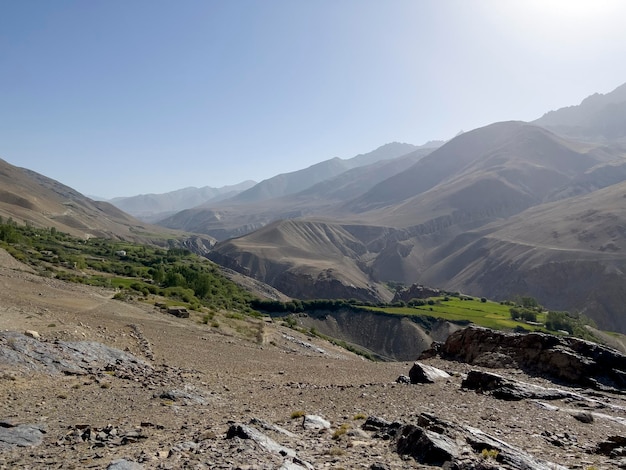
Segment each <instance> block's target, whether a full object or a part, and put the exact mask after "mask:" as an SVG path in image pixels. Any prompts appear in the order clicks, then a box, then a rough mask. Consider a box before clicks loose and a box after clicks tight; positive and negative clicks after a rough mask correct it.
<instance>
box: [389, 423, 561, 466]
mask: <svg viewBox="0 0 626 470" xmlns="http://www.w3.org/2000/svg"><path fill="white" fill-rule="evenodd" d="M381 432H382V430H381ZM395 444H396V451H397V452H398V453H399V454H401V455H409V456H412V457H413V458H415V459H416V460H417V461H418V462H419V463H422V464H428V465H437V466H443V468H447V469H454V470H465V469H467V470H469V469H474V470H475V469H495V468H497V469H506V470H529V469H531V468H532V469H533V470H567V469H566V467H563V466H561V465H558V464H556V463H553V462H547V461H544V460H541V459H537V458H535V457H533V456H532V455H530V454H528V453H526V452H525V451H523V450H521V449H519V448H517V447H514V446H512V445H510V444H508V443H507V442H505V441H503V440H501V439H499V438H497V437H494V436H491V435H489V434H486V433H484V432H482V431H481V430H480V429H477V428H473V427H470V426H463V425H459V424H455V423H451V422H448V421H445V420H442V419H439V418H437V417H436V416H434V415H432V414H428V413H421V414H420V415H419V416H418V420H417V424H404V425H401V426H400V428H399V429H398V430H397V433H396V438H395ZM483 449H493V450H496V451H498V458H497V466H492V465H491V463H488V462H486V461H485V460H484V459H483V458H482V456H481V455H480V453H481V452H482V450H483Z"/></svg>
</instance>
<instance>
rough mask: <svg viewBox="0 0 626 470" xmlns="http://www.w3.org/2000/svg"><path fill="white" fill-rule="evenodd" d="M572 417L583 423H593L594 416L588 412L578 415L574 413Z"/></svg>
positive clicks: (581, 412) (580, 412)
mask: <svg viewBox="0 0 626 470" xmlns="http://www.w3.org/2000/svg"><path fill="white" fill-rule="evenodd" d="M572 416H573V417H574V419H576V420H577V421H580V422H581V423H585V424H591V423H593V415H592V414H591V413H589V412H588V411H579V412H578V413H573V414H572Z"/></svg>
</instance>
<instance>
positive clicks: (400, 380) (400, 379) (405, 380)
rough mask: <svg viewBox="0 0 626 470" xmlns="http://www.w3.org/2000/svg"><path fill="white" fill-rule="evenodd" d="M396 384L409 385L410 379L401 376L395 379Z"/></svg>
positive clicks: (406, 376)
mask: <svg viewBox="0 0 626 470" xmlns="http://www.w3.org/2000/svg"><path fill="white" fill-rule="evenodd" d="M396 383H398V384H410V383H411V378H410V377H409V376H408V375H401V376H400V377H398V378H397V379H396Z"/></svg>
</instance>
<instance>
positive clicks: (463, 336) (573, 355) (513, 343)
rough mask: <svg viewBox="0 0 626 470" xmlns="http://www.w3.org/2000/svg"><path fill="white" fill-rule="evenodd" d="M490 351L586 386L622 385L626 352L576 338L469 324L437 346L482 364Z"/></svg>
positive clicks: (521, 365)
mask: <svg viewBox="0 0 626 470" xmlns="http://www.w3.org/2000/svg"><path fill="white" fill-rule="evenodd" d="M493 354H496V355H505V356H507V357H509V358H510V360H511V361H513V362H514V363H515V364H517V367H519V368H520V369H522V370H524V371H525V372H527V373H529V374H537V375H547V376H549V377H552V378H553V379H557V380H562V381H565V382H568V383H570V384H573V385H582V386H586V387H593V388H601V387H609V388H612V389H616V390H622V389H624V388H626V356H625V355H624V354H622V353H620V352H618V351H616V350H613V349H611V348H608V347H605V346H601V345H599V344H596V343H592V342H590V341H585V340H582V339H578V338H573V337H558V336H554V335H550V334H546V333H537V332H534V333H504V332H500V331H495V330H491V329H488V328H481V327H476V326H470V327H467V328H465V329H463V330H459V331H456V332H454V333H452V334H451V335H450V336H449V337H448V339H447V340H446V342H445V343H444V344H443V346H442V347H441V349H440V355H441V357H442V358H444V359H451V360H457V361H462V362H466V363H468V364H476V362H477V361H478V362H479V363H482V364H483V365H486V364H488V363H489V362H490V361H485V358H488V357H490V355H491V357H493ZM498 357H503V356H498Z"/></svg>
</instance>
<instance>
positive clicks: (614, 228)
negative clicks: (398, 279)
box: [422, 182, 626, 331]
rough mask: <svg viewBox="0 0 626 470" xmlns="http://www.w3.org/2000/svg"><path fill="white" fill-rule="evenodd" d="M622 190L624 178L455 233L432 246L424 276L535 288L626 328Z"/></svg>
mask: <svg viewBox="0 0 626 470" xmlns="http://www.w3.org/2000/svg"><path fill="white" fill-rule="evenodd" d="M624 194H626V182H622V183H619V184H616V185H612V186H609V187H607V188H604V189H601V190H598V191H596V192H593V193H590V194H586V195H583V196H578V197H575V198H570V199H567V200H566V202H567V204H566V205H563V204H560V203H550V204H545V205H542V206H539V207H536V208H532V209H529V210H527V211H525V212H523V213H521V214H519V215H518V216H516V217H513V218H511V219H510V220H508V221H507V222H506V223H503V224H494V225H492V226H490V227H487V228H485V229H484V230H483V231H482V232H474V233H468V234H464V235H462V236H459V238H458V239H457V240H454V241H453V242H451V243H450V244H449V245H448V246H443V247H441V248H440V249H439V250H438V251H437V253H436V255H435V256H434V258H436V257H438V258H439V261H438V262H436V263H434V264H433V265H432V266H430V267H429V268H428V269H427V270H426V271H425V272H424V274H423V277H422V279H423V281H424V282H428V283H432V284H433V285H442V283H443V284H445V285H446V286H447V287H449V288H452V289H463V290H466V291H469V292H475V293H476V295H486V296H489V297H494V298H502V297H503V296H510V295H512V294H513V295H515V294H521V295H531V296H536V297H537V298H540V299H542V302H544V303H545V305H546V306H548V307H549V308H553V309H560V310H571V311H580V312H582V313H584V314H586V315H588V316H590V317H592V318H594V319H595V320H596V322H597V323H598V324H599V325H600V326H601V327H603V328H606V329H611V330H615V331H626V317H624V315H621V314H620V313H621V311H622V306H623V304H624V302H625V301H626V287H624V286H625V285H626V283H625V278H624V273H625V272H626V255H625V253H626V229H625V228H624V227H626V209H625V208H624V202H623V201H624ZM530 227H532V230H530V229H529V228H530Z"/></svg>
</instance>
